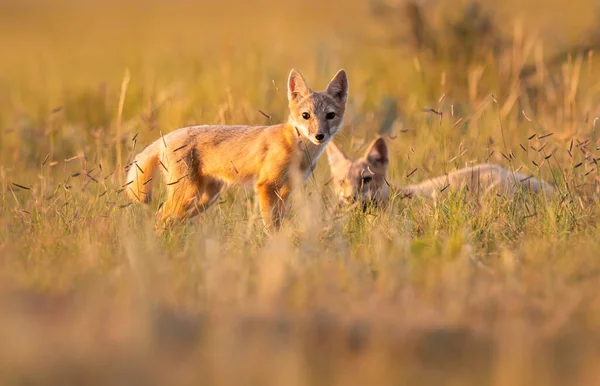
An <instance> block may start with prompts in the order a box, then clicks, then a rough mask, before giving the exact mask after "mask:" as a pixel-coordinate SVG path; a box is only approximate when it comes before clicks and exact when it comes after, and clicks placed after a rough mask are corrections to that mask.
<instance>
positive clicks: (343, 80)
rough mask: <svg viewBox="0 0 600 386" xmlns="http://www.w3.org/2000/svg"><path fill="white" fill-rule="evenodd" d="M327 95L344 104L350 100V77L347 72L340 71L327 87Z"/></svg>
mask: <svg viewBox="0 0 600 386" xmlns="http://www.w3.org/2000/svg"><path fill="white" fill-rule="evenodd" d="M327 94H329V95H331V96H332V97H334V98H336V99H337V100H338V101H340V102H342V103H344V102H346V99H348V76H347V75H346V71H344V70H339V71H338V73H337V74H335V76H334V77H333V79H331V81H330V82H329V84H328V85H327Z"/></svg>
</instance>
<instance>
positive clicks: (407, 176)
mask: <svg viewBox="0 0 600 386" xmlns="http://www.w3.org/2000/svg"><path fill="white" fill-rule="evenodd" d="M417 170H419V168H414V169H413V170H412V171H411V172H410V173H408V174H407V175H406V178H410V176H412V175H413V174H415V172H416V171H417Z"/></svg>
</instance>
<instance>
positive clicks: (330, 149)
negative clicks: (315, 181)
mask: <svg viewBox="0 0 600 386" xmlns="http://www.w3.org/2000/svg"><path fill="white" fill-rule="evenodd" d="M325 151H326V152H327V160H328V161H329V167H330V168H331V169H337V168H338V167H340V166H341V165H343V164H344V163H346V161H347V160H348V157H346V154H344V152H343V151H342V150H341V149H340V148H339V147H337V146H336V145H335V143H333V142H329V144H328V145H327V147H326V148H325Z"/></svg>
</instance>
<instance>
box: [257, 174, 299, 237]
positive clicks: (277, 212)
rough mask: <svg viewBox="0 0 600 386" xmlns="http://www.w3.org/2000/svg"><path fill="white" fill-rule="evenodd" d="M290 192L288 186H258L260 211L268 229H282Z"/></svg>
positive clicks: (267, 184) (265, 184)
mask: <svg viewBox="0 0 600 386" xmlns="http://www.w3.org/2000/svg"><path fill="white" fill-rule="evenodd" d="M290 190H291V189H290V187H289V186H288V185H287V184H284V185H282V186H277V185H276V184H272V183H260V184H257V186H256V192H257V194H258V197H259V202H260V211H261V215H262V219H263V222H264V224H265V226H266V227H267V229H268V228H271V227H274V228H275V229H279V227H281V221H282V219H283V215H284V214H285V206H286V203H287V199H288V197H289V195H290Z"/></svg>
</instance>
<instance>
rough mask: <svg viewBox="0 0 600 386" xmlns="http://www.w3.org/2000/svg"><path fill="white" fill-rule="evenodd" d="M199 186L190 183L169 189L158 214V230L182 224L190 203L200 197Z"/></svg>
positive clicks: (186, 182)
mask: <svg viewBox="0 0 600 386" xmlns="http://www.w3.org/2000/svg"><path fill="white" fill-rule="evenodd" d="M199 193H200V192H199V191H198V186H197V185H196V184H193V183H190V182H189V181H185V182H183V181H182V182H181V183H180V184H178V185H176V186H169V187H168V188H167V199H166V201H165V202H164V203H163V205H162V206H161V208H160V209H159V210H158V212H157V213H156V227H155V228H156V229H157V230H158V229H161V228H168V227H170V226H172V225H176V224H177V223H180V222H181V221H182V220H183V218H184V217H185V214H186V211H187V209H188V208H189V206H190V203H191V202H192V201H194V200H196V199H197V197H198V196H199Z"/></svg>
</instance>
